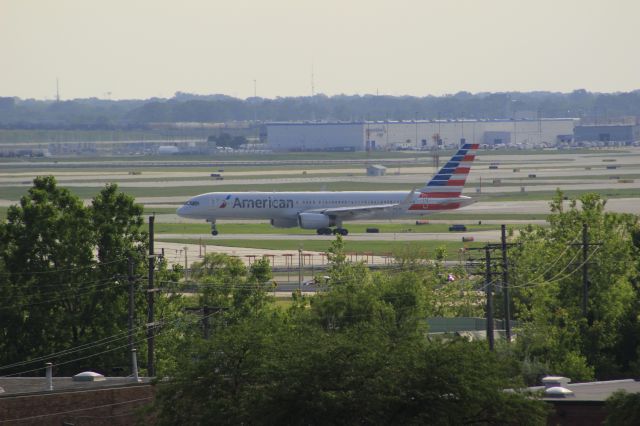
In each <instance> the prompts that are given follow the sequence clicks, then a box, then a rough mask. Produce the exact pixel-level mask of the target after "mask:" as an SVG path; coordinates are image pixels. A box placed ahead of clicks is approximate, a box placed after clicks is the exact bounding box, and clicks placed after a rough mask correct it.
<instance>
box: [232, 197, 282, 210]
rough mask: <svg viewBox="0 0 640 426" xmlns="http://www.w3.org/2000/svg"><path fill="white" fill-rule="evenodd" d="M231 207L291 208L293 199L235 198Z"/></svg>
mask: <svg viewBox="0 0 640 426" xmlns="http://www.w3.org/2000/svg"><path fill="white" fill-rule="evenodd" d="M233 208H234V209H235V208H243V209H291V208H293V200H281V199H275V200H274V199H272V198H263V199H258V200H251V199H242V200H241V199H240V198H236V199H235V201H234V202H233Z"/></svg>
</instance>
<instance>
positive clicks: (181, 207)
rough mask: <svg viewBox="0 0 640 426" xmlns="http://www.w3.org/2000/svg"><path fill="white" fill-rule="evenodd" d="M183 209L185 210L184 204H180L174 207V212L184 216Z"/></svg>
mask: <svg viewBox="0 0 640 426" xmlns="http://www.w3.org/2000/svg"><path fill="white" fill-rule="evenodd" d="M185 210H186V206H180V207H178V208H177V209H176V214H177V215H178V216H184V213H185Z"/></svg>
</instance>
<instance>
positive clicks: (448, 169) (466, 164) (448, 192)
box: [409, 143, 479, 210]
mask: <svg viewBox="0 0 640 426" xmlns="http://www.w3.org/2000/svg"><path fill="white" fill-rule="evenodd" d="M478 147H479V145H478V144H469V143H468V144H464V145H463V146H462V148H460V149H459V150H458V151H457V152H456V153H455V155H454V156H453V157H451V159H450V160H449V161H448V162H447V163H446V164H445V165H444V166H443V167H442V168H441V169H440V171H439V172H438V173H437V174H436V175H435V176H434V177H433V178H431V180H429V181H428V182H427V183H426V184H425V186H424V187H423V188H422V189H420V195H419V197H418V198H419V199H418V200H416V201H417V202H416V203H414V204H412V205H411V206H410V207H409V210H452V209H457V208H459V207H462V206H463V205H467V204H469V203H468V202H467V201H466V200H463V199H461V197H460V195H461V194H462V188H464V184H465V182H466V181H467V176H469V171H470V170H471V163H473V160H475V158H476V150H477V149H478ZM465 198H467V197H465Z"/></svg>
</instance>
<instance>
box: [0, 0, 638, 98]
mask: <svg viewBox="0 0 640 426" xmlns="http://www.w3.org/2000/svg"><path fill="white" fill-rule="evenodd" d="M638 16H640V1H638V0H602V1H594V0H576V1H573V0H535V1H533V0H529V1H525V0H438V1H434V0H416V1H408V0H388V1H378V0H314V1H307V0H252V1H248V0H232V1H220V0H180V1H177V0H171V1H170V0H100V1H98V0H0V96H19V97H22V98H30V97H34V98H40V99H42V98H48V99H51V98H53V97H54V96H55V90H56V89H55V87H56V77H57V78H59V80H60V94H61V98H62V99H70V98H76V97H100V98H106V97H108V96H109V95H108V93H109V92H110V93H111V95H110V96H111V98H113V99H122V98H148V97H152V96H161V97H171V96H172V95H173V94H174V93H175V92H176V91H182V92H190V93H199V94H212V93H224V94H228V95H232V96H237V97H242V98H244V97H248V96H252V95H253V91H254V80H256V81H257V94H258V96H262V97H277V96H299V95H309V94H310V93H311V70H312V67H313V69H314V75H315V78H314V81H315V92H316V93H325V94H328V95H334V94H340V93H345V94H365V93H376V91H378V92H379V93H380V94H389V95H404V94H408V95H416V96H424V95H428V94H433V95H441V94H445V93H455V92H458V91H462V90H465V91H469V92H474V93H475V92H482V91H511V90H517V91H531V90H550V91H562V92H567V91H571V90H574V89H579V88H584V89H587V90H590V91H602V92H610V91H629V90H635V89H639V88H640V54H638V45H639V43H640V25H638Z"/></svg>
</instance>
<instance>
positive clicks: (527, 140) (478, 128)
mask: <svg viewBox="0 0 640 426" xmlns="http://www.w3.org/2000/svg"><path fill="white" fill-rule="evenodd" d="M577 121H578V120H577V119H573V118H557V119H556V118H547V119H539V120H527V119H518V120H418V121H365V122H335V123H330V122H304V123H269V124H266V133H267V135H266V136H267V145H268V147H269V149H271V150H273V151H364V150H367V149H371V150H382V151H384V150H397V149H431V148H432V147H433V146H434V145H435V144H436V143H437V141H438V140H439V142H440V145H441V146H444V147H447V146H457V145H458V144H459V143H460V140H461V139H464V140H465V141H467V142H469V143H479V144H482V145H493V146H502V145H504V146H519V147H523V148H534V147H541V146H553V145H555V144H556V143H558V142H561V141H568V140H571V138H572V135H573V129H574V127H575V125H576V123H577Z"/></svg>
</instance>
